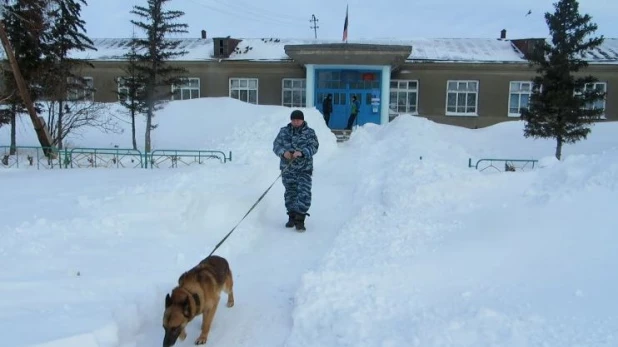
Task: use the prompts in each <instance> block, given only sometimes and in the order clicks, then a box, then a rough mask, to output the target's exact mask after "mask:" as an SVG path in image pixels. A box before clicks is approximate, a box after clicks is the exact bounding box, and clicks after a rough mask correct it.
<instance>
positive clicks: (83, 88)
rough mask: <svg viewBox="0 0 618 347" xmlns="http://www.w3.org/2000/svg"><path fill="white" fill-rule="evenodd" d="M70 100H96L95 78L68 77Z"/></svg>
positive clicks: (68, 95)
mask: <svg viewBox="0 0 618 347" xmlns="http://www.w3.org/2000/svg"><path fill="white" fill-rule="evenodd" d="M67 84H68V86H67V87H68V92H67V100H68V101H94V79H93V78H92V77H82V78H81V80H80V79H79V78H71V77H69V78H68V79H67Z"/></svg>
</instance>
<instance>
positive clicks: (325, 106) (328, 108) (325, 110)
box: [322, 94, 333, 126]
mask: <svg viewBox="0 0 618 347" xmlns="http://www.w3.org/2000/svg"><path fill="white" fill-rule="evenodd" d="M331 113H333V94H328V95H327V96H326V98H325V99H324V101H322V114H323V115H324V121H325V122H326V126H328V122H330V115H331Z"/></svg>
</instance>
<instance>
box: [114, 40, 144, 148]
mask: <svg viewBox="0 0 618 347" xmlns="http://www.w3.org/2000/svg"><path fill="white" fill-rule="evenodd" d="M125 59H126V61H127V65H126V67H125V68H123V72H124V73H125V75H124V76H121V77H120V80H119V82H120V85H121V86H122V88H121V89H119V90H118V91H117V93H118V99H119V100H120V104H121V105H122V106H124V107H125V108H126V109H127V111H128V113H129V116H130V117H131V140H132V143H133V149H137V140H136V137H135V119H136V116H138V115H142V114H146V112H147V108H146V103H145V93H144V84H145V82H144V76H142V75H141V74H140V71H138V55H137V43H136V39H135V36H133V38H132V40H131V46H130V49H129V51H128V52H127V53H126V54H125Z"/></svg>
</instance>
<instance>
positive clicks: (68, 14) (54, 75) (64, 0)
mask: <svg viewBox="0 0 618 347" xmlns="http://www.w3.org/2000/svg"><path fill="white" fill-rule="evenodd" d="M48 1H49V4H50V5H49V9H50V11H49V13H48V18H49V20H50V23H51V28H50V30H49V35H50V37H51V39H50V40H49V41H48V42H47V45H46V46H47V47H46V50H47V51H46V56H47V58H46V64H47V66H46V67H47V76H46V77H47V78H46V81H45V84H46V86H47V87H48V88H47V90H46V92H47V94H48V95H49V96H50V97H51V98H52V100H53V101H55V103H57V105H58V118H57V120H56V129H49V130H50V132H51V133H54V132H55V135H56V136H55V138H54V144H55V145H56V146H58V148H62V140H63V139H64V136H66V134H67V132H66V130H65V129H64V125H63V114H64V112H65V109H66V108H67V107H66V106H65V101H66V100H67V98H68V94H69V93H71V92H74V93H73V94H77V95H79V94H81V93H75V91H84V92H85V93H84V94H88V93H89V92H92V91H93V90H92V87H90V86H88V84H87V82H86V80H85V79H84V78H83V77H81V76H79V75H78V74H77V71H78V70H79V67H83V66H89V67H94V66H93V65H92V64H91V63H89V62H87V61H85V60H83V59H75V58H72V57H71V53H72V52H75V51H86V50H96V48H95V47H94V46H93V42H92V40H90V38H88V36H86V34H85V33H86V29H85V27H84V26H85V24H86V22H85V21H84V20H82V19H81V14H80V13H81V9H82V5H84V6H88V4H87V2H86V0H48ZM48 126H53V124H51V122H50V124H48Z"/></svg>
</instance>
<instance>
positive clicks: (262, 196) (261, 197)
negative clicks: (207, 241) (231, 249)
mask: <svg viewBox="0 0 618 347" xmlns="http://www.w3.org/2000/svg"><path fill="white" fill-rule="evenodd" d="M292 161H294V159H292V160H290V162H289V163H288V165H287V166H286V167H284V168H283V170H281V172H280V173H279V176H277V178H275V180H274V181H273V183H271V184H270V186H269V187H268V188H266V190H265V191H264V193H262V195H261V196H260V197H259V198H258V199H257V201H256V202H255V203H253V206H251V208H250V209H249V211H247V213H245V215H244V216H243V217H242V218H241V219H240V221H238V223H236V225H235V226H234V227H233V228H232V230H230V232H229V233H227V235H225V237H224V238H223V239H222V240H221V241H219V243H217V245H216V246H215V248H214V249H213V250H212V252H210V254H209V255H208V256H209V257H210V256H211V255H212V254H213V253H215V251H216V250H217V248H219V247H220V246H221V245H222V244H223V242H225V240H227V238H228V237H230V235H232V233H233V232H234V230H236V228H237V227H238V226H239V225H240V223H241V222H242V221H243V220H244V219H245V218H246V217H247V216H248V215H249V213H251V211H253V209H254V208H255V206H257V205H258V204H259V203H260V201H262V199H263V198H264V197H265V196H266V193H268V191H269V190H270V188H272V187H273V186H274V185H275V183H276V182H277V180H278V179H279V177H281V175H283V172H284V171H285V170H287V169H288V168H289V167H290V165H292Z"/></svg>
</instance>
